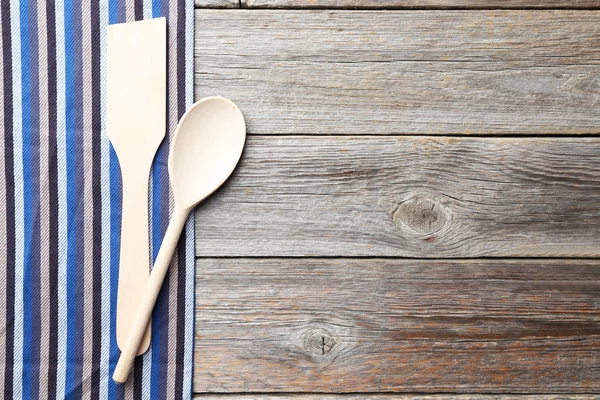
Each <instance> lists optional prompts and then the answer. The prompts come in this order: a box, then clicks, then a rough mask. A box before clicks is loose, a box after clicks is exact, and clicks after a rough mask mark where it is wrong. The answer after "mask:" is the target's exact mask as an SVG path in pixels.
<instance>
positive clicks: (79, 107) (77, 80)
mask: <svg viewBox="0 0 600 400" xmlns="http://www.w3.org/2000/svg"><path fill="white" fill-rule="evenodd" d="M81 5H82V4H81V2H80V1H74V2H73V8H72V13H73V52H72V58H73V92H74V93H73V95H74V97H73V117H74V120H73V138H74V141H75V143H74V146H75V151H74V155H75V158H74V159H75V164H74V165H73V170H74V171H75V182H74V183H75V184H74V186H75V188H76V191H75V204H76V208H75V215H77V218H75V231H76V232H77V235H76V236H75V237H74V240H75V260H76V261H75V264H73V265H71V266H70V268H72V269H73V271H75V280H76V283H75V287H76V290H75V297H74V298H71V301H72V302H73V304H74V305H75V307H74V308H75V326H77V328H76V330H75V335H74V337H75V341H73V342H71V343H70V345H71V346H72V347H73V349H74V355H75V360H74V368H73V371H74V376H73V380H72V381H71V384H72V388H73V389H72V392H71V395H72V398H74V399H78V398H80V397H81V396H82V379H83V319H84V317H83V304H84V279H83V275H84V269H85V267H86V266H85V265H84V257H83V254H84V249H83V235H84V234H85V227H84V221H83V220H84V218H83V215H84V211H83V209H84V207H85V205H84V203H83V190H84V186H85V184H84V177H83V157H85V156H86V155H85V154H84V152H83V76H82V74H83V67H82V61H83V52H82V44H81V40H82V34H81V32H82V22H81V21H82V20H81V19H82V11H81ZM88 206H91V205H88Z"/></svg>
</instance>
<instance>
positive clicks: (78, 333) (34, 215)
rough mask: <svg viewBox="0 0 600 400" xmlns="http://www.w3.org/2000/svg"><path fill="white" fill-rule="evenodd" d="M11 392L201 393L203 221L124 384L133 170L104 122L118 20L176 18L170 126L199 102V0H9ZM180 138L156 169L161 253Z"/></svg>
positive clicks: (6, 278)
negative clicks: (118, 376) (121, 326)
mask: <svg viewBox="0 0 600 400" xmlns="http://www.w3.org/2000/svg"><path fill="white" fill-rule="evenodd" d="M0 10H1V11H0V13H1V35H0V41H1V47H2V52H1V54H0V76H1V77H2V81H1V85H0V101H1V102H2V107H1V109H0V132H1V136H0V160H1V162H0V393H2V394H3V396H0V397H3V398H5V399H11V398H16V399H19V398H23V399H37V398H43V399H45V398H52V399H55V398H58V399H62V398H73V399H79V398H92V399H98V398H100V399H106V398H111V399H112V398H168V399H179V398H190V397H191V391H192V375H193V371H192V361H193V333H194V332H193V330H194V322H193V321H194V238H193V236H194V231H193V229H194V228H193V221H192V218H190V220H189V221H188V224H187V227H186V231H185V232H184V234H183V236H182V239H181V240H180V242H179V247H178V251H177V254H176V256H175V257H174V260H173V265H172V266H171V269H170V274H169V276H168V277H167V280H166V282H165V285H164V287H163V289H162V291H161V293H160V296H159V298H158V302H157V305H156V309H155V312H154V316H153V319H152V325H153V326H152V345H151V347H150V350H149V351H148V352H147V353H146V354H145V355H144V356H143V357H142V358H138V359H137V362H136V364H135V367H134V371H133V372H132V375H131V376H130V379H129V381H128V382H127V384H125V385H116V384H115V383H114V382H113V380H112V378H111V376H112V371H113V370H114V367H115V365H116V362H117V358H118V356H119V349H118V347H117V343H116V339H115V323H116V319H115V310H116V297H117V277H118V267H119V242H120V238H119V234H120V220H121V215H120V213H121V211H120V210H121V177H120V170H119V164H118V161H117V158H116V155H115V153H114V151H113V149H112V148H111V146H110V143H109V141H108V139H107V137H106V132H105V123H106V121H105V108H106V60H105V59H106V27H107V25H108V24H111V23H118V22H126V21H133V20H139V19H146V18H153V17H160V16H165V17H167V21H168V22H167V23H168V34H169V37H168V52H169V54H168V60H169V65H168V116H167V121H168V132H169V134H172V133H173V132H174V128H175V126H176V123H177V121H178V119H179V117H180V116H181V115H182V114H183V112H184V110H185V108H186V106H189V105H190V104H191V103H192V100H193V82H192V79H193V25H194V22H193V0H184V1H178V0H135V1H134V0H83V1H80V0H21V1H19V0H8V1H2V3H1V9H0ZM168 150H169V149H168V141H167V140H165V142H164V143H163V144H162V146H161V148H160V149H159V151H158V154H157V156H156V160H155V163H154V167H153V171H152V175H151V190H150V211H149V212H150V215H151V228H150V230H151V247H152V249H151V253H152V254H153V255H154V257H156V254H157V252H158V249H159V246H160V243H161V240H162V237H163V234H164V232H165V230H166V227H167V223H168V219H169V212H170V209H171V205H172V203H173V199H172V194H171V193H170V188H169V179H168V173H167V156H168Z"/></svg>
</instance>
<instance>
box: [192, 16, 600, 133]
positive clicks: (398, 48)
mask: <svg viewBox="0 0 600 400" xmlns="http://www.w3.org/2000/svg"><path fill="white" fill-rule="evenodd" d="M195 63H196V64H195V71H196V75H195V79H196V90H195V94H196V98H201V97H205V96H208V95H214V94H220V95H223V96H226V97H229V98H231V99H232V100H234V101H235V102H236V103H237V104H238V105H239V106H240V108H241V109H242V111H243V112H244V115H245V116H246V119H247V123H248V129H249V132H250V133H251V134H311V135H312V134H344V135H345V134H355V135H362V134H373V135H378V134H423V135H441V134H515V135H521V134H595V133H598V132H600V80H599V79H600V78H599V74H598V71H599V68H600V11H448V10H446V11H385V12H383V11H318V10H317V11H315V10H313V11H310V10H309V11H306V10H305V11H297V10H283V11H278V10H275V11H273V10H197V12H196V58H195Z"/></svg>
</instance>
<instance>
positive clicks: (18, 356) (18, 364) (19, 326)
mask: <svg viewBox="0 0 600 400" xmlns="http://www.w3.org/2000/svg"><path fill="white" fill-rule="evenodd" d="M10 22H11V36H12V49H11V50H12V73H13V146H14V147H13V157H14V177H15V265H14V268H15V310H14V312H15V325H14V343H13V351H14V361H13V365H14V369H13V395H14V397H15V398H16V399H20V398H21V397H22V396H23V380H22V378H23V314H24V310H23V268H24V241H25V238H24V232H23V217H24V204H23V197H24V194H23V121H22V109H21V107H22V104H21V99H22V97H21V96H22V94H21V90H22V87H21V21H20V15H19V2H18V1H11V2H10Z"/></svg>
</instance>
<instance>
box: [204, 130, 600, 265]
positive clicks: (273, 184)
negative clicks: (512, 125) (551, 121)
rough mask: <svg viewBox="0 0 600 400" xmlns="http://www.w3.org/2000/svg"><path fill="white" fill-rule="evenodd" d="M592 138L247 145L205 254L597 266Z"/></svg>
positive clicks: (214, 201) (222, 195) (597, 182)
mask: <svg viewBox="0 0 600 400" xmlns="http://www.w3.org/2000/svg"><path fill="white" fill-rule="evenodd" d="M599 204H600V138H560V139H552V138H470V137H377V136H369V137H362V136H353V137H341V136H333V137H323V136H283V137H282V136H258V137H257V136H251V137H250V138H249V139H248V140H247V143H246V149H245V152H244V155H243V156H242V160H241V163H240V164H239V166H238V168H237V170H236V171H235V172H234V174H233V176H232V178H230V180H229V181H228V182H227V183H226V184H225V186H224V187H223V188H222V189H221V190H220V191H218V192H217V193H216V194H215V195H213V196H212V197H211V198H209V199H208V200H206V201H205V202H204V203H202V205H201V206H200V207H199V208H198V209H197V210H196V254H197V255H198V256H201V257H206V256H228V257H232V256H236V257H245V256H372V257H377V256H403V257H419V258H423V257H481V256H493V257H508V256H518V257H525V256H544V257H569V256H573V257H597V256H599V255H600V211H599V209H598V205H599Z"/></svg>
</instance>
